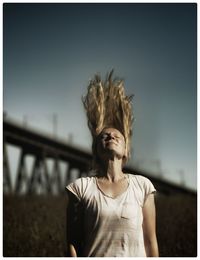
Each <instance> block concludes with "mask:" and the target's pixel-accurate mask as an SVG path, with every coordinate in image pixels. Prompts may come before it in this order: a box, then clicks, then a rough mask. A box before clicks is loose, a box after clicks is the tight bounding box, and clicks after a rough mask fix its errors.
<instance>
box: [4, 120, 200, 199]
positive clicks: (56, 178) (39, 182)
mask: <svg viewBox="0 0 200 260" xmlns="http://www.w3.org/2000/svg"><path fill="white" fill-rule="evenodd" d="M8 145H11V146H15V147H18V148H20V156H19V161H18V167H17V173H16V179H15V183H14V185H12V182H11V171H10V164H9V162H10V161H11V159H10V158H9V153H8V149H7V148H8ZM29 155H30V156H32V157H33V158H34V162H33V166H32V169H31V174H29V176H28V172H27V165H26V157H27V156H29ZM48 159H51V160H52V161H53V171H52V174H50V171H49V170H48V167H47V160H48ZM60 161H63V162H65V163H67V167H66V170H65V172H64V181H63V179H62V178H61V175H62V174H61V169H60V164H59V162H60ZM91 161H92V155H91V154H90V153H89V152H86V151H84V150H82V149H80V148H77V147H74V146H72V145H70V144H68V143H67V142H64V141H61V140H60V139H57V138H53V137H52V136H48V135H45V134H44V133H40V132H38V131H35V130H33V129H30V128H27V127H26V128H24V127H23V126H22V125H20V124H17V123H16V122H13V121H10V120H7V119H4V121H3V191H4V193H18V194H21V193H22V190H23V187H24V186H25V193H26V194H35V193H36V194H37V193H38V187H40V190H41V191H42V193H45V194H46V193H53V187H54V186H56V189H57V192H58V193H63V192H64V191H65V186H66V184H68V183H69V182H70V180H71V179H72V178H73V174H74V173H73V170H74V169H75V170H76V171H77V172H78V176H76V177H81V176H87V175H89V172H90V166H91ZM123 171H124V172H129V173H131V174H139V175H143V176H146V177H148V178H149V179H150V180H151V181H152V182H153V184H154V185H155V187H156V189H157V190H158V191H160V192H161V193H166V194H171V193H177V192H178V193H194V194H195V192H194V191H191V190H189V189H186V188H184V187H180V186H178V185H176V184H174V183H171V182H167V181H166V180H163V179H160V178H158V177H157V178H156V177H153V176H151V175H150V174H147V173H145V172H141V171H139V170H138V169H133V168H128V167H125V168H124V170H123Z"/></svg>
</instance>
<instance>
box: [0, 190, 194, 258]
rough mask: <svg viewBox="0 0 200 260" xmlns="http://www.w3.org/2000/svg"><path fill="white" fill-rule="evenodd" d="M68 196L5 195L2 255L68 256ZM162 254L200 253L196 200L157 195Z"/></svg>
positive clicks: (190, 196) (158, 230)
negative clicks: (198, 247) (198, 250)
mask: <svg viewBox="0 0 200 260" xmlns="http://www.w3.org/2000/svg"><path fill="white" fill-rule="evenodd" d="M66 205H67V199H66V196H64V195H60V196H45V195H40V196H16V195H12V196H11V195H9V196H8V195H4V197H3V256H13V257H14V256H18V257H19V256H27V257H29V256H36V257H37V256H46V257H49V256H58V257H59V256H60V257H63V256H66V235H65V233H66V232H65V231H66ZM156 208H157V237H158V244H159V251H160V256H168V257H173V256H176V257H177V256H179V257H183V256H188V257H189V256H196V255H197V199H196V196H194V195H189V194H176V195H170V196H166V195H163V194H159V192H158V193H157V195H156Z"/></svg>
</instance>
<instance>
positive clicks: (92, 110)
mask: <svg viewBox="0 0 200 260" xmlns="http://www.w3.org/2000/svg"><path fill="white" fill-rule="evenodd" d="M132 97H133V95H131V96H126V95H125V89H124V81H123V80H122V79H119V78H114V79H113V70H112V71H111V72H110V73H108V74H107V76H106V79H105V81H102V79H101V77H100V75H98V74H96V75H95V76H94V79H92V80H90V82H89V85H88V89H87V94H86V96H83V98H82V101H83V104H84V108H85V110H86V114H87V119H88V127H89V129H90V132H91V134H92V137H93V155H94V160H96V159H95V158H96V148H95V147H96V138H97V136H98V135H99V134H100V133H101V131H102V130H103V129H104V128H106V127H113V128H116V129H118V130H119V131H120V132H121V133H122V134H123V135H124V138H125V143H126V155H125V161H127V159H129V157H130V142H131V136H132V123H133V111H132V103H131V100H132Z"/></svg>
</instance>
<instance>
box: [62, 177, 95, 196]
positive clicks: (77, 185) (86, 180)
mask: <svg viewBox="0 0 200 260" xmlns="http://www.w3.org/2000/svg"><path fill="white" fill-rule="evenodd" d="M94 178H95V177H94V176H86V177H81V178H78V179H76V180H74V181H73V182H71V183H70V184H68V185H67V186H66V187H65V189H66V190H67V191H70V192H72V193H73V194H74V195H76V196H77V197H78V198H79V199H81V198H82V197H83V195H84V193H85V192H86V190H87V188H88V187H89V186H90V185H91V184H92V183H94Z"/></svg>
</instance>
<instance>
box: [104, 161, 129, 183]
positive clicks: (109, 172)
mask: <svg viewBox="0 0 200 260" xmlns="http://www.w3.org/2000/svg"><path fill="white" fill-rule="evenodd" d="M123 174H124V173H123V172H122V161H121V160H118V159H114V160H108V161H107V162H106V163H105V164H104V167H103V168H102V169H101V171H100V176H101V177H104V178H106V179H108V180H109V181H110V182H116V181H118V180H119V179H121V178H122V177H123Z"/></svg>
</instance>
